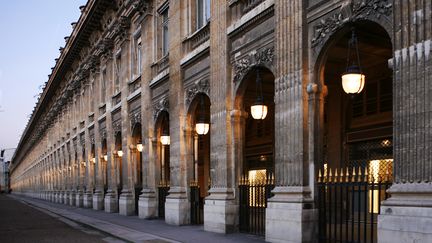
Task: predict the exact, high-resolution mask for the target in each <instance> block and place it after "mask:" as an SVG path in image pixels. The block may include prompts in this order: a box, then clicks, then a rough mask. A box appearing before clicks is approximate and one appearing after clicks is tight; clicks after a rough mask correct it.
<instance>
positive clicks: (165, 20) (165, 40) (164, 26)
mask: <svg viewBox="0 0 432 243" xmlns="http://www.w3.org/2000/svg"><path fill="white" fill-rule="evenodd" d="M161 15H162V56H165V55H167V54H168V41H169V33H168V22H169V18H168V8H166V9H165V10H164V11H163V12H162V13H161Z"/></svg>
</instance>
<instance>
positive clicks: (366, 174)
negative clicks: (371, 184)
mask: <svg viewBox="0 0 432 243" xmlns="http://www.w3.org/2000/svg"><path fill="white" fill-rule="evenodd" d="M368 180H369V174H368V169H367V167H366V168H365V171H364V181H365V182H368Z"/></svg>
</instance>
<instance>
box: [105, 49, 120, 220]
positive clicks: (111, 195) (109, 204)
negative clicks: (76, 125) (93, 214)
mask: <svg viewBox="0 0 432 243" xmlns="http://www.w3.org/2000/svg"><path fill="white" fill-rule="evenodd" d="M104 56H105V59H106V71H107V77H106V78H107V85H109V83H111V84H112V78H108V77H113V74H112V71H113V59H112V50H111V49H108V50H106V53H104ZM109 94H110V92H109V90H107V97H109ZM106 110H107V113H106V121H105V122H106V134H107V138H106V139H107V156H108V161H107V162H106V163H107V170H108V172H107V173H108V181H107V184H108V190H107V193H106V194H105V200H104V204H105V205H104V208H105V212H108V213H116V212H118V208H119V205H118V203H119V202H118V195H117V185H116V174H115V170H116V169H115V168H116V159H115V156H116V155H115V141H114V139H115V138H114V135H115V134H114V129H113V124H112V122H113V121H112V113H111V112H110V111H111V102H107V103H106Z"/></svg>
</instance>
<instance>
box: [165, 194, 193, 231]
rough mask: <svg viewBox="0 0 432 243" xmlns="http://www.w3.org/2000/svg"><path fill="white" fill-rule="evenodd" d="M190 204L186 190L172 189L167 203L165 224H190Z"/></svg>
mask: <svg viewBox="0 0 432 243" xmlns="http://www.w3.org/2000/svg"><path fill="white" fill-rule="evenodd" d="M189 210H190V203H189V200H188V197H187V194H186V190H184V188H179V187H171V188H170V190H169V195H168V196H167V198H166V201H165V222H166V223H167V224H172V225H186V224H189V223H190V211H189Z"/></svg>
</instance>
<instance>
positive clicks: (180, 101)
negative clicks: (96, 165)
mask: <svg viewBox="0 0 432 243" xmlns="http://www.w3.org/2000/svg"><path fill="white" fill-rule="evenodd" d="M182 4H184V1H170V6H169V11H168V15H169V30H170V31H169V33H170V36H169V71H170V74H169V79H170V80H169V83H170V87H169V103H170V104H175V105H172V106H170V111H169V116H170V119H169V121H170V126H169V127H170V137H171V143H170V167H171V168H170V169H171V172H170V174H171V175H170V181H171V185H170V190H169V195H168V196H167V199H166V202H165V221H166V222H167V223H168V224H173V225H184V224H188V223H189V219H190V214H189V209H190V205H189V201H188V195H187V181H186V160H185V156H184V155H185V152H186V149H185V147H186V141H185V138H186V137H185V134H184V130H183V129H184V122H185V110H184V91H183V90H184V89H183V82H182V77H181V70H180V60H181V58H182V52H181V51H182V36H181V35H182V31H181V30H182V26H181V23H182V19H181V8H182Z"/></svg>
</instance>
